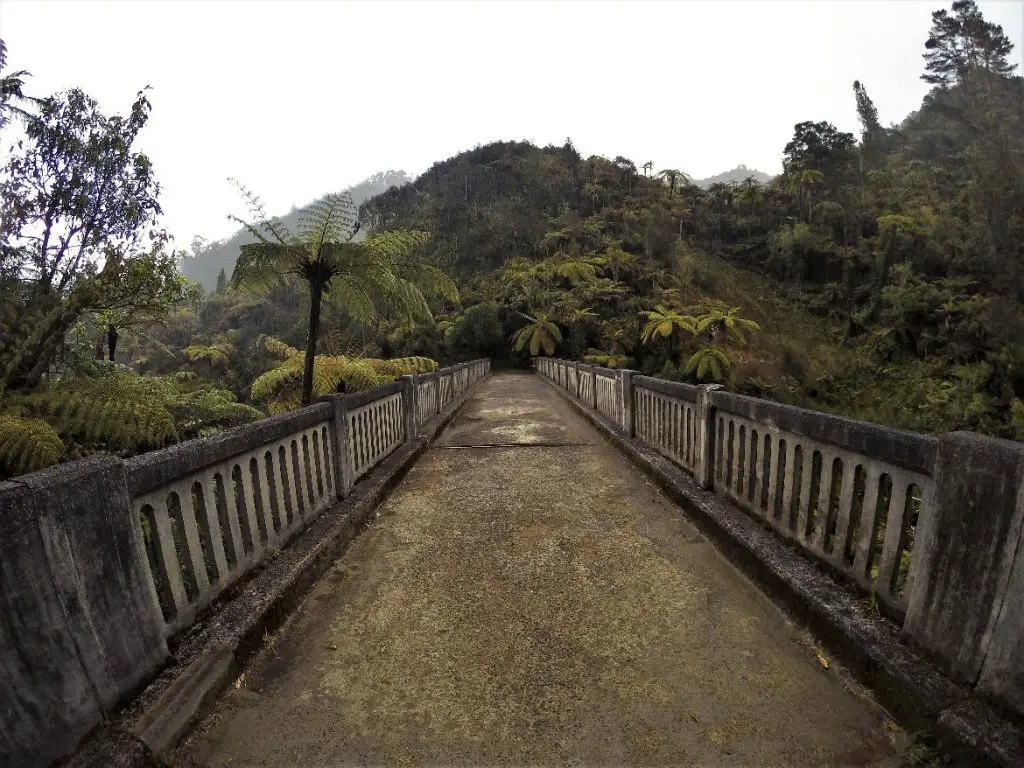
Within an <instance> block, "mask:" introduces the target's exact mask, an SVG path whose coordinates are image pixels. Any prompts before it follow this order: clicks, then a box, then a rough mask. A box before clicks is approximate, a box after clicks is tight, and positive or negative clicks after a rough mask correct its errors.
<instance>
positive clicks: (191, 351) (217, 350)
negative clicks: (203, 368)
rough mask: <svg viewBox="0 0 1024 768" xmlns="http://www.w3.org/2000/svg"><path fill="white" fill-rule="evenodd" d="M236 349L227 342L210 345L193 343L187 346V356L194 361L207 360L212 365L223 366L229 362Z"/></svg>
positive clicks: (190, 360) (215, 366) (214, 366)
mask: <svg viewBox="0 0 1024 768" xmlns="http://www.w3.org/2000/svg"><path fill="white" fill-rule="evenodd" d="M234 351H235V348H234V346H232V345H231V344H229V343H227V342H223V343H220V344H209V345H202V344H193V345H191V346H188V347H185V357H187V358H188V359H189V362H192V363H197V362H200V361H202V360H205V361H207V362H208V363H209V364H210V366H211V367H213V368H221V367H223V366H226V365H227V364H228V362H229V361H230V359H231V354H232V353H233V352H234Z"/></svg>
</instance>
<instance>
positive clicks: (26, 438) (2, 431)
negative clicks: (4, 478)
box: [0, 413, 64, 476]
mask: <svg viewBox="0 0 1024 768" xmlns="http://www.w3.org/2000/svg"><path fill="white" fill-rule="evenodd" d="M63 454H64V443H62V442H61V439H60V437H58V435H57V432H56V431H55V430H54V429H53V427H51V426H50V425H49V424H47V423H46V422H45V421H43V420H42V419H33V418H28V417H25V416H14V415H11V414H3V413H0V471H2V474H4V475H8V476H13V475H20V474H23V473H25V472H34V471H35V470H37V469H43V468H44V467H49V466H50V465H52V464H56V463H57V462H58V461H60V457H61V456H62V455H63Z"/></svg>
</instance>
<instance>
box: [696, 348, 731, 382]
mask: <svg viewBox="0 0 1024 768" xmlns="http://www.w3.org/2000/svg"><path fill="white" fill-rule="evenodd" d="M731 367H732V361H731V360H730V359H729V356H728V355H727V354H726V353H725V352H724V351H723V350H721V349H719V348H718V347H716V346H714V345H708V346H706V347H701V348H700V349H699V350H697V351H696V352H694V353H693V354H692V355H691V356H690V359H689V360H687V361H686V368H685V369H684V373H686V374H687V375H690V374H694V373H695V374H696V375H697V378H698V379H700V380H701V381H724V380H725V379H726V377H727V376H728V374H729V369H730V368H731Z"/></svg>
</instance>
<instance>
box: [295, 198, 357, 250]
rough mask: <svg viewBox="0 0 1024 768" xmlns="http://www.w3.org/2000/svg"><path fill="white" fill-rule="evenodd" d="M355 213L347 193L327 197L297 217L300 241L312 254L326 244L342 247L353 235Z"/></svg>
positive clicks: (355, 219)
mask: <svg viewBox="0 0 1024 768" xmlns="http://www.w3.org/2000/svg"><path fill="white" fill-rule="evenodd" d="M357 221H358V211H357V209H356V206H355V204H354V203H353V202H352V196H351V195H350V194H349V193H348V192H343V193H340V194H338V193H335V194H330V195H327V196H326V197H324V198H323V199H322V200H319V201H317V202H315V203H313V205H311V206H309V207H308V208H306V209H305V210H304V211H303V212H302V214H301V215H300V216H299V231H298V234H299V239H300V240H302V241H303V242H305V243H307V244H308V246H309V249H310V253H311V254H319V253H320V251H321V249H322V248H323V246H324V245H326V244H328V243H345V242H348V241H349V240H351V239H352V237H353V235H355V233H356V229H357V227H356V223H357Z"/></svg>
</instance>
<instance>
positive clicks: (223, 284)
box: [216, 267, 228, 293]
mask: <svg viewBox="0 0 1024 768" xmlns="http://www.w3.org/2000/svg"><path fill="white" fill-rule="evenodd" d="M227 287H228V276H227V274H226V273H225V272H224V268H223V267H221V270H220V272H218V273H217V288H216V290H217V293H224V291H225V290H226V289H227Z"/></svg>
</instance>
